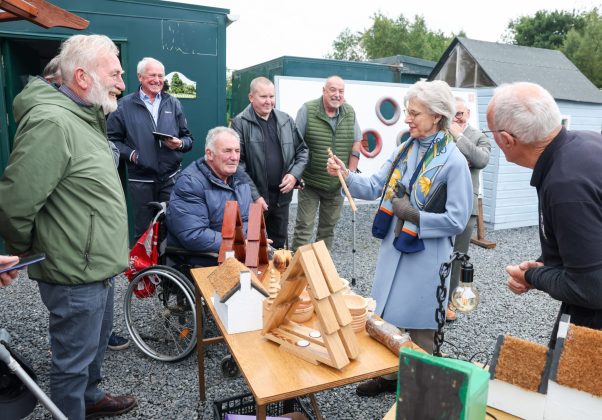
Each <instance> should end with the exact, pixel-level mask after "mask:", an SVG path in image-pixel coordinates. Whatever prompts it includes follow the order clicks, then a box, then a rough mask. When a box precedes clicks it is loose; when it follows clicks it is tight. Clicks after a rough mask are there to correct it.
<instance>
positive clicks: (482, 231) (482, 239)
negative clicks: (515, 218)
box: [470, 197, 496, 249]
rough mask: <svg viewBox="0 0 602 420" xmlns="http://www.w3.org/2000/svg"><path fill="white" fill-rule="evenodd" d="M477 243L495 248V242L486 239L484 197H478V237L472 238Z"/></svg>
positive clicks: (484, 246)
mask: <svg viewBox="0 0 602 420" xmlns="http://www.w3.org/2000/svg"><path fill="white" fill-rule="evenodd" d="M470 242H472V243H473V244H475V245H478V246H480V247H483V248H488V249H492V248H495V246H496V244H495V242H491V241H488V240H487V239H485V224H484V223H483V199H482V198H481V197H479V198H478V213H477V237H476V238H472V239H471V240H470Z"/></svg>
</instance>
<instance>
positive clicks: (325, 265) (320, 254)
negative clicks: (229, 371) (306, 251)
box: [312, 241, 345, 293]
mask: <svg viewBox="0 0 602 420" xmlns="http://www.w3.org/2000/svg"><path fill="white" fill-rule="evenodd" d="M312 248H313V250H314V254H315V255H316V258H317V259H318V263H319V264H320V268H321V269H322V273H323V275H324V278H325V279H326V284H327V285H328V289H329V290H330V292H331V293H334V292H338V291H339V290H342V289H343V288H345V285H344V284H343V282H342V281H341V278H340V277H339V273H338V272H337V268H336V267H335V265H334V261H332V258H331V256H330V253H329V252H328V248H326V244H325V243H324V241H320V242H316V243H314V244H312Z"/></svg>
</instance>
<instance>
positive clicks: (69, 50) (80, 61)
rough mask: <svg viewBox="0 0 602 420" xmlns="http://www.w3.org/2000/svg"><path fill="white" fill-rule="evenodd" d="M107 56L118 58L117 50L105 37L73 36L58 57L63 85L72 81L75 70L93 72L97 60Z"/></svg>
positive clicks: (65, 43)
mask: <svg viewBox="0 0 602 420" xmlns="http://www.w3.org/2000/svg"><path fill="white" fill-rule="evenodd" d="M107 54H115V55H116V56H119V49H117V46H116V45H115V44H114V43H113V41H111V39H110V38H109V37H108V36H106V35H73V36H71V37H69V38H68V39H67V40H66V41H65V42H63V45H61V52H60V53H59V55H58V61H59V69H60V71H61V76H62V77H63V83H66V84H69V83H71V82H72V81H73V76H74V74H75V69H77V68H82V69H84V70H87V71H90V72H94V70H95V68H96V67H97V65H98V64H99V60H102V59H104V58H105V56H106V55H107Z"/></svg>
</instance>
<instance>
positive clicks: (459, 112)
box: [456, 111, 464, 118]
mask: <svg viewBox="0 0 602 420" xmlns="http://www.w3.org/2000/svg"><path fill="white" fill-rule="evenodd" d="M463 116H464V111H458V112H456V118H462V117H463Z"/></svg>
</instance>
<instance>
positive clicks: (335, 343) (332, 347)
mask: <svg viewBox="0 0 602 420" xmlns="http://www.w3.org/2000/svg"><path fill="white" fill-rule="evenodd" d="M322 338H323V339H324V346H325V347H326V350H328V355H329V356H330V361H331V364H330V366H332V367H335V368H337V369H342V368H343V367H345V366H347V365H348V364H349V362H350V361H349V358H348V357H347V352H346V351H345V346H344V345H343V342H342V341H341V338H340V337H339V332H338V331H336V332H334V333H332V334H324V335H323V336H322Z"/></svg>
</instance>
